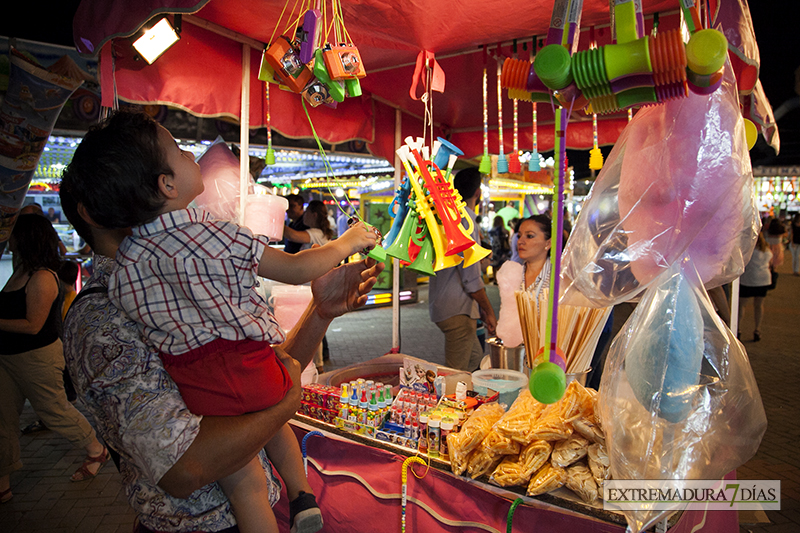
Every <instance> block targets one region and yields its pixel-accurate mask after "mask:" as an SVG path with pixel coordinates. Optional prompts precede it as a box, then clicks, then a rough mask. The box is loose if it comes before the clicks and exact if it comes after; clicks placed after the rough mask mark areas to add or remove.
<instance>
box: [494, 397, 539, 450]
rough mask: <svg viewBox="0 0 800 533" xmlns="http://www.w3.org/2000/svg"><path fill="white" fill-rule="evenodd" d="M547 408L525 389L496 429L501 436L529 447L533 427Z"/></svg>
mask: <svg viewBox="0 0 800 533" xmlns="http://www.w3.org/2000/svg"><path fill="white" fill-rule="evenodd" d="M545 407H546V405H545V404H543V403H540V402H538V401H536V399H535V398H534V397H533V396H532V395H531V391H530V389H529V388H528V387H523V388H522V390H520V392H519V396H517V399H516V400H514V403H512V404H511V407H509V409H508V411H507V412H506V414H505V415H503V418H501V419H500V420H499V421H498V422H497V424H496V425H495V429H496V430H497V432H498V433H499V434H500V435H502V436H504V437H508V438H510V439H513V440H515V441H516V442H519V443H520V444H522V445H527V444H528V443H530V440H528V437H529V434H530V432H531V426H532V425H533V423H534V422H535V421H536V420H537V419H538V418H539V415H540V414H541V413H542V411H543V410H544V408H545Z"/></svg>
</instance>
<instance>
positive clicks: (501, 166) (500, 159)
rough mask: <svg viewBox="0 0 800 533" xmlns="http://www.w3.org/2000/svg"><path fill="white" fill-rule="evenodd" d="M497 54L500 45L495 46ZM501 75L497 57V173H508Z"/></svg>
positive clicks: (501, 70) (501, 71) (501, 69)
mask: <svg viewBox="0 0 800 533" xmlns="http://www.w3.org/2000/svg"><path fill="white" fill-rule="evenodd" d="M497 51H498V56H499V51H500V47H499V46H498V47H497ZM502 76H503V67H502V65H501V63H500V60H499V57H498V61H497V136H498V138H499V142H500V151H499V154H498V156H497V173H498V174H508V160H507V159H506V155H505V154H504V153H503V92H502V90H501V89H502V87H501V84H500V78H501V77H502Z"/></svg>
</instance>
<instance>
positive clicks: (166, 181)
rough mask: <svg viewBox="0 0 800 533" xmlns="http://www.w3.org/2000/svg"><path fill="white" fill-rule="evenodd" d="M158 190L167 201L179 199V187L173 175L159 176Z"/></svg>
mask: <svg viewBox="0 0 800 533" xmlns="http://www.w3.org/2000/svg"><path fill="white" fill-rule="evenodd" d="M158 190H159V191H160V192H161V194H163V195H164V197H165V198H167V199H170V200H171V199H173V198H177V197H178V187H177V184H176V183H175V177H174V176H173V175H172V174H161V175H159V176H158Z"/></svg>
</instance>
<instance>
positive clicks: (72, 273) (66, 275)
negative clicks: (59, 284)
mask: <svg viewBox="0 0 800 533" xmlns="http://www.w3.org/2000/svg"><path fill="white" fill-rule="evenodd" d="M78 272H80V267H78V263H76V262H75V261H64V262H62V263H61V266H60V267H58V272H56V274H58V279H60V280H61V281H63V282H64V283H66V284H67V285H75V281H76V280H77V279H78Z"/></svg>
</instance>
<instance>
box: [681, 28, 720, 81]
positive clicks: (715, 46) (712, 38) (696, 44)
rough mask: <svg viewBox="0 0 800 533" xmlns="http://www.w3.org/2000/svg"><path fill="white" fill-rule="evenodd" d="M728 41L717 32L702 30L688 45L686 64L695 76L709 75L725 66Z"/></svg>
mask: <svg viewBox="0 0 800 533" xmlns="http://www.w3.org/2000/svg"><path fill="white" fill-rule="evenodd" d="M727 55H728V40H727V39H726V38H725V36H724V35H723V34H722V33H721V32H719V31H717V30H712V29H708V30H700V31H698V32H695V33H693V34H692V36H691V37H690V38H689V42H688V43H686V63H687V65H688V68H689V70H691V71H692V72H694V73H695V74H701V75H709V74H713V73H714V72H716V71H718V70H719V69H721V68H722V65H724V64H725V58H726V57H727Z"/></svg>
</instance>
